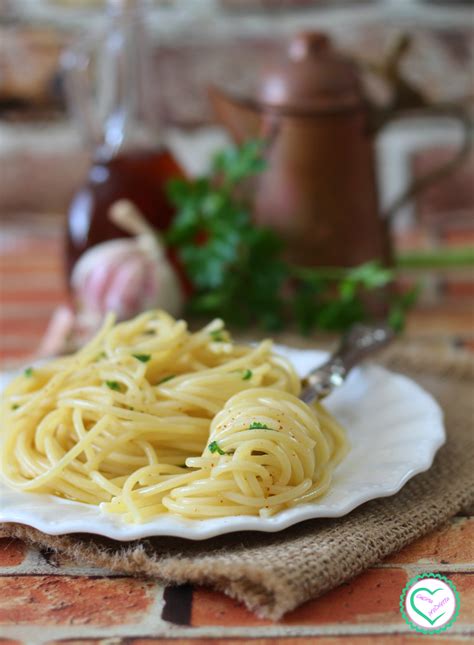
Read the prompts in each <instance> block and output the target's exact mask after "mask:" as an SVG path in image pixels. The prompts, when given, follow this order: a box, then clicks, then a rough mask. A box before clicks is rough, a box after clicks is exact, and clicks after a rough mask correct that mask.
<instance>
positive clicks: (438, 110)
mask: <svg viewBox="0 0 474 645" xmlns="http://www.w3.org/2000/svg"><path fill="white" fill-rule="evenodd" d="M420 116H427V117H430V116H442V117H445V118H450V119H455V120H456V121H458V122H459V124H460V126H461V128H462V139H461V141H460V144H459V146H458V147H457V149H456V151H455V152H454V154H453V155H452V157H451V158H450V159H448V160H447V161H445V162H443V163H442V164H441V165H439V166H438V167H437V168H433V169H432V170H429V171H428V172H426V173H424V174H423V175H422V176H421V177H417V178H416V179H414V180H413V181H412V182H411V183H410V184H408V186H407V187H406V189H405V190H404V191H403V192H402V194H401V195H399V196H398V197H396V198H395V199H394V201H393V202H392V203H391V204H390V205H389V206H388V208H386V209H385V210H384V212H383V213H382V217H384V218H388V219H391V218H392V217H393V216H394V215H395V214H396V213H397V211H398V210H399V209H400V208H401V207H402V206H404V205H405V204H406V203H407V202H409V201H410V200H411V199H413V198H414V197H415V196H416V195H417V194H418V193H420V192H422V191H424V190H426V189H427V188H428V187H429V186H431V184H433V183H434V182H436V181H438V180H439V179H442V178H443V177H446V176H447V175H449V174H451V173H452V172H454V170H456V168H458V166H460V165H461V164H462V162H463V161H464V160H465V159H466V158H467V156H468V154H469V151H470V149H471V146H472V122H471V119H470V117H469V115H468V113H467V111H466V110H465V109H464V108H463V107H462V106H459V105H453V104H444V105H443V104H439V105H431V106H428V107H426V108H422V109H418V110H413V111H407V112H403V111H402V112H394V113H393V114H391V115H390V116H389V117H388V118H387V119H386V120H385V121H384V125H385V123H387V121H392V120H395V119H400V118H407V117H420Z"/></svg>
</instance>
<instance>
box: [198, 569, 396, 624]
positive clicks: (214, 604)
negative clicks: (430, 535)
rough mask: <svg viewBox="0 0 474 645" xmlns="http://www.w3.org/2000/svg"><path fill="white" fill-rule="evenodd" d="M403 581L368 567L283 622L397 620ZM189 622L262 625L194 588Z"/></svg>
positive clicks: (228, 600)
mask: <svg viewBox="0 0 474 645" xmlns="http://www.w3.org/2000/svg"><path fill="white" fill-rule="evenodd" d="M406 582H407V575H406V573H405V571H402V570H399V569H378V570H377V569H371V570H369V571H366V572H365V573H363V574H362V575H360V576H358V577H357V578H355V579H354V580H353V581H352V582H350V583H348V584H344V585H341V586H340V587H338V588H337V589H334V590H332V591H330V592H329V593H327V594H325V595H324V596H322V597H321V598H316V599H315V600H310V601H309V602H307V603H305V604H304V605H302V606H301V607H298V608H297V609H295V610H294V611H292V612H290V613H288V614H287V615H286V616H285V617H284V618H283V619H282V621H281V623H282V624H284V625H321V624H326V623H357V624H360V623H368V622H370V623H377V624H383V623H387V622H390V623H398V622H401V621H402V617H401V615H400V612H399V610H398V603H399V598H400V594H401V592H402V589H403V587H404V586H405V584H406ZM191 624H192V625H195V626H199V625H227V626H231V625H240V626H243V625H266V624H269V621H266V620H261V619H259V618H257V617H256V616H254V615H253V614H252V613H250V612H249V611H248V610H247V609H245V607H244V606H243V605H242V604H240V603H238V602H237V601H235V600H232V599H231V598H227V597H225V596H223V595H222V594H219V593H217V592H215V591H211V590H209V589H202V588H198V589H196V590H195V592H194V595H193V607H192V614H191Z"/></svg>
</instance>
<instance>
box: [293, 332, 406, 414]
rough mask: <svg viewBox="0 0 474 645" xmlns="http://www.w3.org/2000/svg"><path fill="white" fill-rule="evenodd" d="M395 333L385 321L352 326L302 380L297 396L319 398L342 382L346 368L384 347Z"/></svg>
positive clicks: (306, 398) (309, 401)
mask: <svg viewBox="0 0 474 645" xmlns="http://www.w3.org/2000/svg"><path fill="white" fill-rule="evenodd" d="M394 335H395V332H394V331H393V329H392V328H391V327H389V326H388V325H385V324H381V325H360V324H357V325H354V326H353V327H351V328H350V329H349V331H348V332H347V334H345V335H344V336H343V338H342V341H341V344H340V346H339V348H338V349H337V350H336V352H335V353H334V354H332V356H331V357H330V358H329V359H328V360H327V361H326V362H325V363H323V365H321V366H320V367H317V368H315V369H314V370H311V372H309V373H308V374H307V376H306V377H305V378H304V379H303V383H304V388H303V391H302V392H301V394H300V399H301V400H302V401H304V402H305V403H311V402H312V401H314V400H319V399H323V398H324V397H325V396H327V395H328V394H330V393H331V392H332V391H333V390H334V389H335V388H336V387H339V386H340V385H342V384H343V383H344V381H345V379H346V377H347V375H348V374H349V372H350V370H351V369H352V368H353V367H354V365H357V364H358V363H360V362H361V361H362V360H364V359H365V358H367V356H370V355H371V354H373V353H374V352H375V351H377V350H379V349H381V348H382V347H385V345H387V344H388V343H389V342H390V341H391V340H392V338H393V337H394Z"/></svg>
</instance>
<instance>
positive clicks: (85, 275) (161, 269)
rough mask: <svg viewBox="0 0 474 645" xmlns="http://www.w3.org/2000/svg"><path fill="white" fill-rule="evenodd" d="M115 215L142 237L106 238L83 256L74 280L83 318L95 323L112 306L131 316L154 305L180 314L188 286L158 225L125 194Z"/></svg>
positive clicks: (121, 315)
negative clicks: (181, 279)
mask: <svg viewBox="0 0 474 645" xmlns="http://www.w3.org/2000/svg"><path fill="white" fill-rule="evenodd" d="M110 217H111V219H112V220H113V221H114V223H115V224H117V225H118V226H119V227H121V228H122V229H123V230H125V231H127V232H129V233H132V234H135V235H136V237H134V238H121V239H116V240H110V241H108V242H103V243H102V244H98V245H96V246H94V247H92V248H91V249H89V250H88V251H86V252H85V253H84V254H83V255H82V256H81V257H80V258H79V260H78V262H77V263H76V265H75V267H74V269H73V272H72V275H71V286H72V291H73V297H74V301H75V304H76V307H77V311H78V316H79V317H80V319H81V320H82V321H83V322H87V325H88V326H89V325H90V326H92V327H93V326H95V325H96V324H97V323H98V322H99V321H100V320H101V319H102V317H103V315H104V314H105V313H107V312H108V311H114V312H115V313H116V315H117V319H118V320H126V319H128V318H131V317H133V316H135V315H136V314H138V313H140V312H142V311H145V310H146V309H152V308H160V309H165V310H166V311H168V312H169V313H170V314H171V315H173V316H178V315H179V314H180V313H181V311H182V307H183V304H184V295H183V291H182V288H181V284H180V282H179V278H178V276H177V274H176V271H175V269H174V268H173V266H172V265H171V264H170V262H169V260H168V258H167V257H166V254H165V251H164V248H163V245H162V243H161V241H160V240H159V237H158V234H157V233H156V231H154V230H153V229H152V228H151V227H150V226H149V225H148V223H147V222H145V220H144V218H143V217H142V216H141V214H140V213H139V212H138V211H137V210H136V208H135V207H134V206H133V204H131V203H130V202H128V201H125V200H121V201H119V202H116V203H115V204H114V205H113V206H112V208H111V212H110Z"/></svg>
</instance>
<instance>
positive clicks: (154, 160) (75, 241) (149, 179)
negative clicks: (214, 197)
mask: <svg viewBox="0 0 474 645" xmlns="http://www.w3.org/2000/svg"><path fill="white" fill-rule="evenodd" d="M183 176H184V173H183V171H182V170H181V168H180V167H179V165H178V164H177V162H176V161H175V160H174V158H173V156H172V155H171V154H170V153H169V152H168V151H167V150H166V149H164V148H162V149H159V150H152V151H150V150H146V151H144V150H139V151H134V150H131V151H128V150H126V151H124V152H123V153H121V154H119V155H117V156H115V157H113V158H112V159H108V160H101V159H97V160H96V161H95V162H94V163H93V165H92V167H91V169H90V171H89V175H88V177H87V180H86V183H85V184H84V186H83V187H82V188H81V189H80V190H79V191H78V192H77V193H76V195H75V196H74V199H73V201H72V203H71V207H70V209H69V214H68V222H67V245H66V249H67V251H66V253H67V258H66V261H67V271H68V275H70V274H71V271H72V268H73V266H74V264H75V262H76V261H77V259H78V258H79V257H80V256H81V255H82V253H84V251H86V250H87V249H89V248H90V247H92V246H95V245H96V244H99V243H100V242H105V241H107V240H110V239H113V238H117V237H127V236H128V234H127V233H126V232H125V231H123V230H122V229H119V228H117V227H116V226H115V224H113V223H112V222H111V221H110V219H109V217H108V212H109V209H110V207H111V206H112V204H113V203H114V202H116V201H117V200H119V199H128V200H130V201H131V202H132V203H133V204H135V206H136V207H137V208H138V209H139V210H140V211H141V213H143V215H144V216H145V217H146V218H147V220H148V221H149V222H150V223H151V224H152V226H153V227H155V228H156V229H158V230H160V231H164V230H166V229H167V228H168V226H169V225H170V223H171V220H172V218H173V214H174V209H173V207H172V206H171V205H170V203H169V201H168V199H167V196H166V183H167V181H168V180H169V179H171V178H172V177H183Z"/></svg>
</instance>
